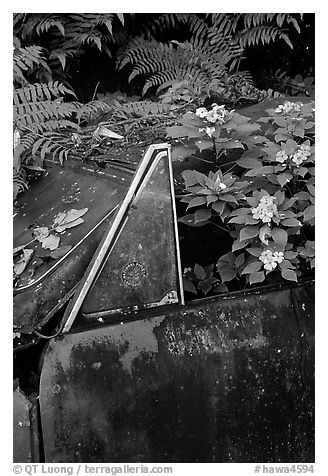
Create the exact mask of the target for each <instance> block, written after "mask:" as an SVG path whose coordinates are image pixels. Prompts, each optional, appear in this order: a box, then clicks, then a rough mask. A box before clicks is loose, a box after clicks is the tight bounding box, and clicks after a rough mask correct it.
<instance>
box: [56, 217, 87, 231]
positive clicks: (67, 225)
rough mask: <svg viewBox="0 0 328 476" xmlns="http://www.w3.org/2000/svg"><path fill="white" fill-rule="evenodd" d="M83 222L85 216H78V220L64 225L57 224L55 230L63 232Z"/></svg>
mask: <svg viewBox="0 0 328 476" xmlns="http://www.w3.org/2000/svg"><path fill="white" fill-rule="evenodd" d="M81 223H84V220H83V218H78V219H77V220H74V221H71V222H69V223H66V224H64V225H60V226H57V227H56V228H55V231H57V232H58V233H62V232H63V231H65V230H66V229H67V228H74V226H77V225H80V224H81Z"/></svg>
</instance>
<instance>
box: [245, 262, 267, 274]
mask: <svg viewBox="0 0 328 476" xmlns="http://www.w3.org/2000/svg"><path fill="white" fill-rule="evenodd" d="M262 266H263V263H262V261H259V260H258V261H253V263H250V264H248V265H247V266H246V267H245V268H244V269H243V271H242V273H241V274H252V273H255V272H256V271H259V270H260V269H261V267H262Z"/></svg>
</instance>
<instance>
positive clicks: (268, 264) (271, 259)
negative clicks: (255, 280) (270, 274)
mask: <svg viewBox="0 0 328 476" xmlns="http://www.w3.org/2000/svg"><path fill="white" fill-rule="evenodd" d="M259 260H260V261H262V263H264V269H266V270H267V271H272V270H273V269H274V268H276V267H277V264H278V263H282V262H283V261H284V253H283V252H282V251H274V252H272V251H271V250H266V251H263V252H262V253H261V254H260V256H259Z"/></svg>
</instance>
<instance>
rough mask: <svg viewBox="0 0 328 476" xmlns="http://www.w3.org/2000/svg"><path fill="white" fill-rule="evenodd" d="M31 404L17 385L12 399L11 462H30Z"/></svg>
mask: <svg viewBox="0 0 328 476" xmlns="http://www.w3.org/2000/svg"><path fill="white" fill-rule="evenodd" d="M31 407H32V404H31V403H30V401H29V400H28V399H27V398H26V396H25V395H24V393H23V392H22V391H21V390H20V388H19V387H17V388H16V389H15V390H14V401H13V436H14V439H13V462H14V463H30V462H31V461H32V448H31V430H30V409H31Z"/></svg>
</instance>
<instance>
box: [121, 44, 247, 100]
mask: <svg viewBox="0 0 328 476" xmlns="http://www.w3.org/2000/svg"><path fill="white" fill-rule="evenodd" d="M238 48H239V47H238ZM239 50H240V48H239ZM233 51H235V50H233ZM232 56H233V53H232V52H231V51H229V49H228V48H227V49H226V50H224V49H220V48H218V47H217V45H216V44H215V43H214V42H213V43H210V42H209V41H206V40H205V39H201V38H195V39H193V41H192V42H184V43H179V42H177V41H174V42H170V43H169V44H165V43H160V42H156V41H155V40H151V41H148V40H145V39H144V38H136V39H134V40H132V42H131V43H130V44H129V45H128V47H127V50H126V51H125V52H121V54H120V56H119V59H118V64H117V67H118V69H122V68H123V67H124V66H126V65H131V66H132V72H131V74H130V76H129V82H130V81H132V80H133V79H134V78H135V77H136V76H140V75H143V76H146V77H147V79H146V82H145V85H144V88H143V91H142V94H145V93H146V92H147V91H148V89H149V88H151V87H159V86H161V85H162V84H163V83H166V82H167V81H172V80H179V81H180V80H188V81H189V83H190V84H191V85H196V84H199V83H201V82H203V84H204V86H206V84H207V83H208V82H209V81H210V80H211V79H213V78H219V77H221V76H222V75H223V74H224V73H225V72H226V69H227V67H226V66H227V64H228V62H229V61H231V59H232Z"/></svg>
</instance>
